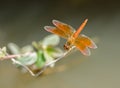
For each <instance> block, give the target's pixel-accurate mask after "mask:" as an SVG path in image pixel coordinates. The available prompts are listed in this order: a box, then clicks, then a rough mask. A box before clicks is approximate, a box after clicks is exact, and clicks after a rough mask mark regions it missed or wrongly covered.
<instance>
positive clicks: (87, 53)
mask: <svg viewBox="0 0 120 88" xmlns="http://www.w3.org/2000/svg"><path fill="white" fill-rule="evenodd" d="M74 45H75V46H76V47H77V48H78V49H79V50H80V51H81V53H82V54H83V55H85V56H90V54H91V53H90V50H89V49H88V47H87V46H86V45H84V44H83V43H82V42H81V41H79V40H75V42H74Z"/></svg>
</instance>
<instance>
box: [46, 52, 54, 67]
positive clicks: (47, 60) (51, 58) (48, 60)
mask: <svg viewBox="0 0 120 88" xmlns="http://www.w3.org/2000/svg"><path fill="white" fill-rule="evenodd" d="M44 56H45V60H46V63H49V62H51V61H53V60H54V58H53V57H52V56H50V55H49V54H48V52H47V51H46V50H45V51H44ZM50 66H51V67H53V66H54V63H53V64H51V65H50Z"/></svg>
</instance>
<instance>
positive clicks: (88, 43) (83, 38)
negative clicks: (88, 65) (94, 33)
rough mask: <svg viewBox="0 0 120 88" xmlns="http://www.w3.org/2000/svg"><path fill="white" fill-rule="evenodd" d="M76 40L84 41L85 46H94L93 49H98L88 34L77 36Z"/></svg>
mask: <svg viewBox="0 0 120 88" xmlns="http://www.w3.org/2000/svg"><path fill="white" fill-rule="evenodd" d="M76 41H80V42H81V43H83V44H84V45H85V46H87V47H89V48H92V49H96V48H97V46H96V44H95V43H94V42H93V41H92V40H91V39H90V38H89V37H87V36H85V35H83V34H82V35H80V36H79V37H77V38H76Z"/></svg>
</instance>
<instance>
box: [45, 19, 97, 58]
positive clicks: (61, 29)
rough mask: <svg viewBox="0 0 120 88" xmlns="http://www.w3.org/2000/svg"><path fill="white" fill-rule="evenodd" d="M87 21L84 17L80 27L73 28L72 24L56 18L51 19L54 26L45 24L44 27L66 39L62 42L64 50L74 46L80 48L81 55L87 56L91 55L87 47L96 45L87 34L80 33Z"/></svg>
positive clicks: (93, 47)
mask: <svg viewBox="0 0 120 88" xmlns="http://www.w3.org/2000/svg"><path fill="white" fill-rule="evenodd" d="M87 22H88V19H85V20H84V22H83V23H82V24H81V25H80V27H79V28H78V29H77V30H75V29H74V28H73V27H72V26H70V25H68V24H66V23H63V22H61V21H58V20H52V23H53V25H54V26H45V27H44V29H45V30H46V31H48V32H50V33H53V34H56V35H59V36H60V37H62V38H64V39H66V40H67V41H66V43H65V44H64V49H65V50H67V51H68V50H70V49H71V48H72V47H73V46H74V47H76V48H77V49H78V50H80V52H81V53H82V54H83V55H85V56H89V55H91V52H90V50H89V48H92V49H96V48H97V46H96V44H95V43H94V42H93V41H92V39H90V38H89V37H88V36H86V35H84V34H80V33H81V31H82V30H83V29H84V27H85V25H86V23H87Z"/></svg>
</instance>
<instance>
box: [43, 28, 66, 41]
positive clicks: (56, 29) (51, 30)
mask: <svg viewBox="0 0 120 88" xmlns="http://www.w3.org/2000/svg"><path fill="white" fill-rule="evenodd" d="M44 29H45V30H46V31H48V32H51V33H53V34H57V35H59V36H60V37H62V38H65V39H67V38H68V36H67V35H66V34H65V33H64V32H63V31H62V30H60V29H58V28H56V27H52V26H45V27H44Z"/></svg>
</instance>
